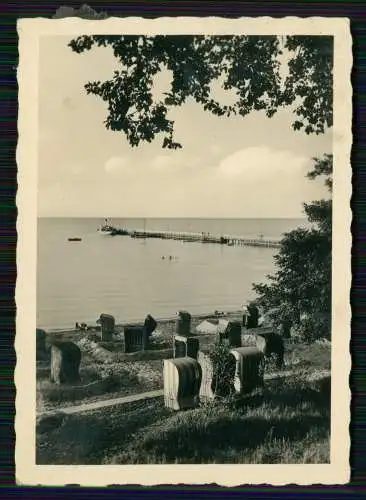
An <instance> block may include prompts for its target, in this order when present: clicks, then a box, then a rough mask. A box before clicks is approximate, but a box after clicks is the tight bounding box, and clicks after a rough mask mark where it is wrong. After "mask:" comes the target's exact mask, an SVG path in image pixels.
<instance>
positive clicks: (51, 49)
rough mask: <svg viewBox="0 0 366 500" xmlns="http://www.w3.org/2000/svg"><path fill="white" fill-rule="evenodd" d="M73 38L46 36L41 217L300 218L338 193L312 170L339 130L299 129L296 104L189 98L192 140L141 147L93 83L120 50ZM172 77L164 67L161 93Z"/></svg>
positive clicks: (187, 122) (182, 136)
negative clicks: (272, 110) (79, 45)
mask: <svg viewBox="0 0 366 500" xmlns="http://www.w3.org/2000/svg"><path fill="white" fill-rule="evenodd" d="M68 42H69V38H68V37H64V36H53V37H44V38H42V39H41V42H40V55H39V65H40V70H39V134H38V142H39V163H38V186H39V189H38V215H39V216H40V217H123V218H128V217H214V218H246V217H248V218H261V217H264V218H269V217H271V218H277V217H278V218H279V217H281V218H282V217H287V218H297V217H302V216H303V206H302V203H303V202H304V201H307V202H309V201H312V200H316V199H319V198H322V197H326V196H327V195H328V194H327V191H326V189H325V187H324V184H323V181H322V180H321V179H319V180H316V181H311V180H307V179H306V177H305V176H306V173H307V172H308V170H309V169H310V168H311V165H312V160H311V158H312V157H314V156H321V155H322V154H323V153H331V152H332V134H331V132H327V133H326V134H323V135H320V136H315V135H310V136H307V135H306V134H305V133H303V132H295V131H293V130H292V128H291V123H292V121H293V115H292V113H291V112H290V111H289V110H286V109H285V110H280V111H279V112H277V114H275V116H274V117H273V118H267V117H266V116H265V115H264V113H263V112H252V113H251V114H249V115H248V116H247V117H245V118H243V117H230V118H225V117H217V116H213V115H211V114H210V113H209V112H206V111H203V110H202V108H201V107H200V106H199V105H197V104H195V103H194V102H187V103H186V104H185V105H183V106H182V107H180V108H176V109H174V112H172V113H171V114H170V117H171V118H172V119H174V120H175V139H176V140H178V141H179V142H181V143H182V145H183V148H182V149H180V150H175V151H169V150H165V149H162V148H161V142H162V141H161V138H157V139H156V140H155V141H153V142H152V143H150V144H144V143H142V144H141V145H140V146H138V148H132V147H131V146H130V145H129V144H128V142H127V140H126V138H125V136H124V134H123V133H121V132H112V131H108V130H107V129H106V128H105V126H104V124H103V121H104V120H105V119H106V117H107V104H106V103H105V102H103V101H102V100H101V99H100V98H99V97H97V96H93V95H87V94H86V92H85V90H84V84H85V83H87V82H88V81H94V80H101V81H104V80H106V79H109V78H111V77H112V76H113V71H114V70H115V69H118V66H117V61H116V59H115V58H114V57H113V54H112V52H111V51H110V49H109V48H103V47H101V48H94V49H92V50H91V51H89V52H86V53H84V54H76V53H74V52H72V50H71V49H70V48H69V47H68V46H67V43H68ZM169 81H170V80H169V74H168V73H162V74H161V75H160V76H159V78H158V80H157V81H156V91H155V92H156V95H157V96H158V95H159V93H161V92H163V91H165V90H167V85H168V84H169ZM215 92H216V93H215V97H216V98H218V99H221V100H226V102H228V101H229V100H230V96H226V94H225V93H224V91H222V90H221V89H220V87H219V86H217V88H216V90H215Z"/></svg>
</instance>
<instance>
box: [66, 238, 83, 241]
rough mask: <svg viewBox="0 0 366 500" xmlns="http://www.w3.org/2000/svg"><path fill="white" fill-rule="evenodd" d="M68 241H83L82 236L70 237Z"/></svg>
mask: <svg viewBox="0 0 366 500" xmlns="http://www.w3.org/2000/svg"><path fill="white" fill-rule="evenodd" d="M68 241H81V238H68Z"/></svg>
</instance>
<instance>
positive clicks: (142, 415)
mask: <svg viewBox="0 0 366 500" xmlns="http://www.w3.org/2000/svg"><path fill="white" fill-rule="evenodd" d="M286 364H287V366H286V372H287V373H288V372H291V373H292V375H290V376H287V377H282V378H281V377H278V378H274V379H272V380H268V381H267V382H266V387H265V390H264V391H263V392H262V393H260V392H259V393H257V394H254V395H253V396H249V397H247V398H244V399H243V400H242V401H236V402H234V401H232V402H226V403H213V404H209V405H206V406H202V407H200V408H198V409H196V410H188V411H184V412H179V413H175V412H172V411H170V410H167V409H166V408H165V407H164V403H163V400H162V398H157V399H155V400H148V401H140V402H135V403H130V404H127V405H123V406H119V407H114V408H113V407H112V408H105V409H102V410H95V411H93V412H88V413H82V414H79V415H69V416H66V417H64V420H63V423H62V425H61V426H60V427H58V428H55V429H53V430H49V431H47V432H44V433H39V432H38V433H37V463H38V464H101V463H102V464H123V463H327V462H328V461H329V434H330V391H329V387H328V386H325V387H316V386H315V385H314V384H313V383H311V382H310V381H309V380H310V377H311V376H312V375H313V374H314V373H315V372H316V371H317V370H318V371H319V370H320V371H321V370H327V369H329V368H330V349H329V347H328V346H326V345H325V346H324V345H317V344H314V345H312V346H301V345H295V346H292V347H290V348H289V351H288V354H287V359H286ZM274 375H276V374H274Z"/></svg>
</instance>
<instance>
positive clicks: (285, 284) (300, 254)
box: [253, 155, 333, 340]
mask: <svg viewBox="0 0 366 500" xmlns="http://www.w3.org/2000/svg"><path fill="white" fill-rule="evenodd" d="M332 165H333V157H332V155H324V157H323V158H322V159H318V158H314V169H313V170H312V171H311V172H309V174H308V177H309V178H311V179H315V178H316V177H318V176H321V175H325V177H326V181H325V183H326V185H327V187H328V189H329V191H331V189H332ZM304 209H305V213H306V215H307V217H308V221H309V222H311V223H312V227H310V229H303V228H298V229H295V230H294V231H291V232H289V233H287V234H286V235H285V237H284V238H283V240H282V242H281V248H280V251H279V253H278V254H277V255H275V264H276V268H277V271H276V273H275V274H274V275H273V276H268V281H269V283H264V284H263V283H260V284H254V285H253V288H254V290H255V291H256V292H257V293H258V295H259V298H258V301H259V303H260V304H261V306H262V307H263V308H264V310H265V311H271V313H272V314H271V316H272V319H273V322H274V324H275V325H277V326H279V325H280V324H281V323H283V322H285V321H286V322H290V323H291V324H292V325H294V327H295V329H297V331H298V333H299V334H300V336H301V337H302V338H303V339H304V340H312V339H313V337H314V335H317V336H326V335H328V334H329V328H330V325H329V321H330V311H331V282H332V200H331V199H330V200H321V201H315V202H313V203H310V204H304Z"/></svg>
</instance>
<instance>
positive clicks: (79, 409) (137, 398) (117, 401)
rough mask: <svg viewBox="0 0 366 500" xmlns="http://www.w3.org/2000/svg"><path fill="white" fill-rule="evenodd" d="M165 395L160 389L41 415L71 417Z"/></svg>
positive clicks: (50, 411)
mask: <svg viewBox="0 0 366 500" xmlns="http://www.w3.org/2000/svg"><path fill="white" fill-rule="evenodd" d="M163 394H164V391H163V390H162V389H159V390H157V391H150V392H142V393H140V394H131V395H129V396H123V397H121V398H113V399H107V400H105V401H95V402H94V403H85V404H82V405H77V406H69V407H68V408H62V409H57V410H49V411H45V412H42V413H41V414H40V415H42V416H43V415H51V414H54V413H65V414H67V415H71V414H73V413H81V412H84V411H91V410H99V409H100V408H106V407H107V406H117V405H121V404H124V403H132V402H134V401H140V400H142V399H150V398H157V397H159V396H162V395H163Z"/></svg>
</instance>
